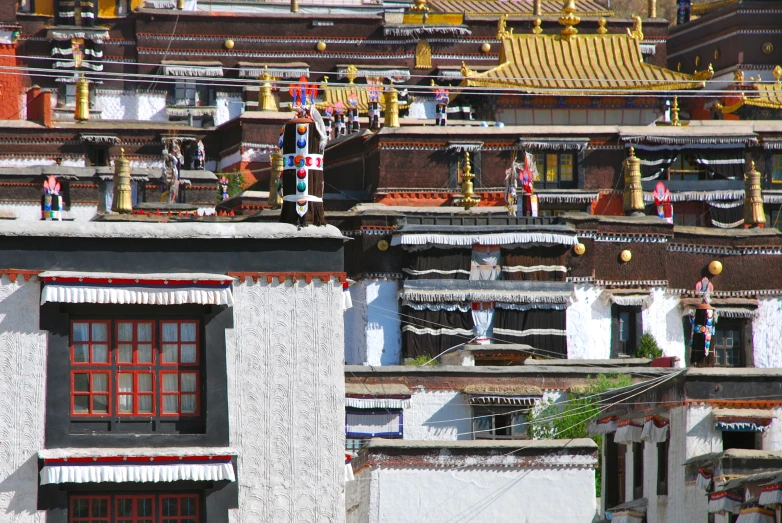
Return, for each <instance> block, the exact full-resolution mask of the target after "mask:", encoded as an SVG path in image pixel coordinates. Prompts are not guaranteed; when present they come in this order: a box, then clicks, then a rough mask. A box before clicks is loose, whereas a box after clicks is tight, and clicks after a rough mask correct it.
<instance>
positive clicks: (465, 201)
mask: <svg viewBox="0 0 782 523" xmlns="http://www.w3.org/2000/svg"><path fill="white" fill-rule="evenodd" d="M473 178H475V175H474V174H473V173H472V165H471V164H470V153H468V152H465V153H464V165H463V166H462V197H461V199H460V200H459V205H461V206H462V207H464V210H465V211H469V210H470V209H471V208H472V207H475V206H476V205H478V202H479V200H478V199H477V198H474V197H473V196H475V193H474V192H473V183H472V180H473Z"/></svg>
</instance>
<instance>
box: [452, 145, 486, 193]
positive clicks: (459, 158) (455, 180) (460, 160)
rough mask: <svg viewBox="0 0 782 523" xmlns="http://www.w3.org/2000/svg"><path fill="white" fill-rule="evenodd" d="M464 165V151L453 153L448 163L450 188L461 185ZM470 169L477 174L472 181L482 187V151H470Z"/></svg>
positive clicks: (476, 185)
mask: <svg viewBox="0 0 782 523" xmlns="http://www.w3.org/2000/svg"><path fill="white" fill-rule="evenodd" d="M463 167H464V153H453V154H451V158H450V162H449V163H448V187H449V188H450V189H458V188H459V187H461V185H460V184H459V182H460V180H459V175H460V172H461V170H462V168H463ZM470 171H471V172H472V173H473V174H474V175H475V178H473V180H472V183H473V185H474V186H475V187H481V186H482V183H481V152H480V151H472V152H470Z"/></svg>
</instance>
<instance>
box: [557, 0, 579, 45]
mask: <svg viewBox="0 0 782 523" xmlns="http://www.w3.org/2000/svg"><path fill="white" fill-rule="evenodd" d="M562 12H563V13H564V14H563V15H562V16H560V17H559V23H560V25H562V26H564V27H563V29H562V31H561V32H560V33H561V34H562V36H563V37H565V38H569V37H571V36H574V35H577V34H578V29H576V26H577V25H578V24H579V22H581V18H579V17H578V16H576V15H574V14H573V13H575V12H576V0H566V1H565V7H563V8H562Z"/></svg>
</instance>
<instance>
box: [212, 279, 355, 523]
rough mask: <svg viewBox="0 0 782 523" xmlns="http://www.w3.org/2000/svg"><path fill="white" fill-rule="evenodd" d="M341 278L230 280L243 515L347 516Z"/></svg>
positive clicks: (317, 521)
mask: <svg viewBox="0 0 782 523" xmlns="http://www.w3.org/2000/svg"><path fill="white" fill-rule="evenodd" d="M342 303H343V298H342V285H341V284H339V283H338V282H335V281H331V282H329V283H323V282H321V281H320V280H319V279H313V280H312V283H310V284H307V283H305V282H304V281H302V280H299V281H298V282H297V283H292V282H291V281H286V282H284V283H276V282H275V283H271V284H267V283H266V280H265V279H263V278H262V279H260V280H259V281H258V282H257V283H254V282H253V281H252V280H251V279H248V280H247V281H245V282H241V283H237V284H235V285H234V328H233V331H232V332H229V333H227V336H226V343H227V347H226V349H227V355H226V356H227V366H228V398H229V404H228V408H229V416H230V438H231V441H230V444H231V446H232V447H234V448H235V449H237V451H238V478H237V480H238V482H239V485H238V486H239V508H238V509H236V510H232V511H231V512H232V514H231V520H232V521H241V522H253V523H255V522H275V523H277V522H290V523H305V522H306V523H326V522H328V523H332V522H336V521H343V520H344V518H345V491H344V478H345V462H344V455H343V453H344V448H345V429H344V421H345V402H344V398H345V380H344V372H343V364H342V359H343V318H342V314H343V310H342Z"/></svg>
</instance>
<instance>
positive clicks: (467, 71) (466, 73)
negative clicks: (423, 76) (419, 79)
mask: <svg viewBox="0 0 782 523" xmlns="http://www.w3.org/2000/svg"><path fill="white" fill-rule="evenodd" d="M460 72H461V73H462V76H464V77H467V76H475V75H476V74H477V73H476V72H475V71H473V70H472V69H470V68H469V67H467V64H466V63H464V60H462V68H461V69H460ZM432 85H434V80H432Z"/></svg>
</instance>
